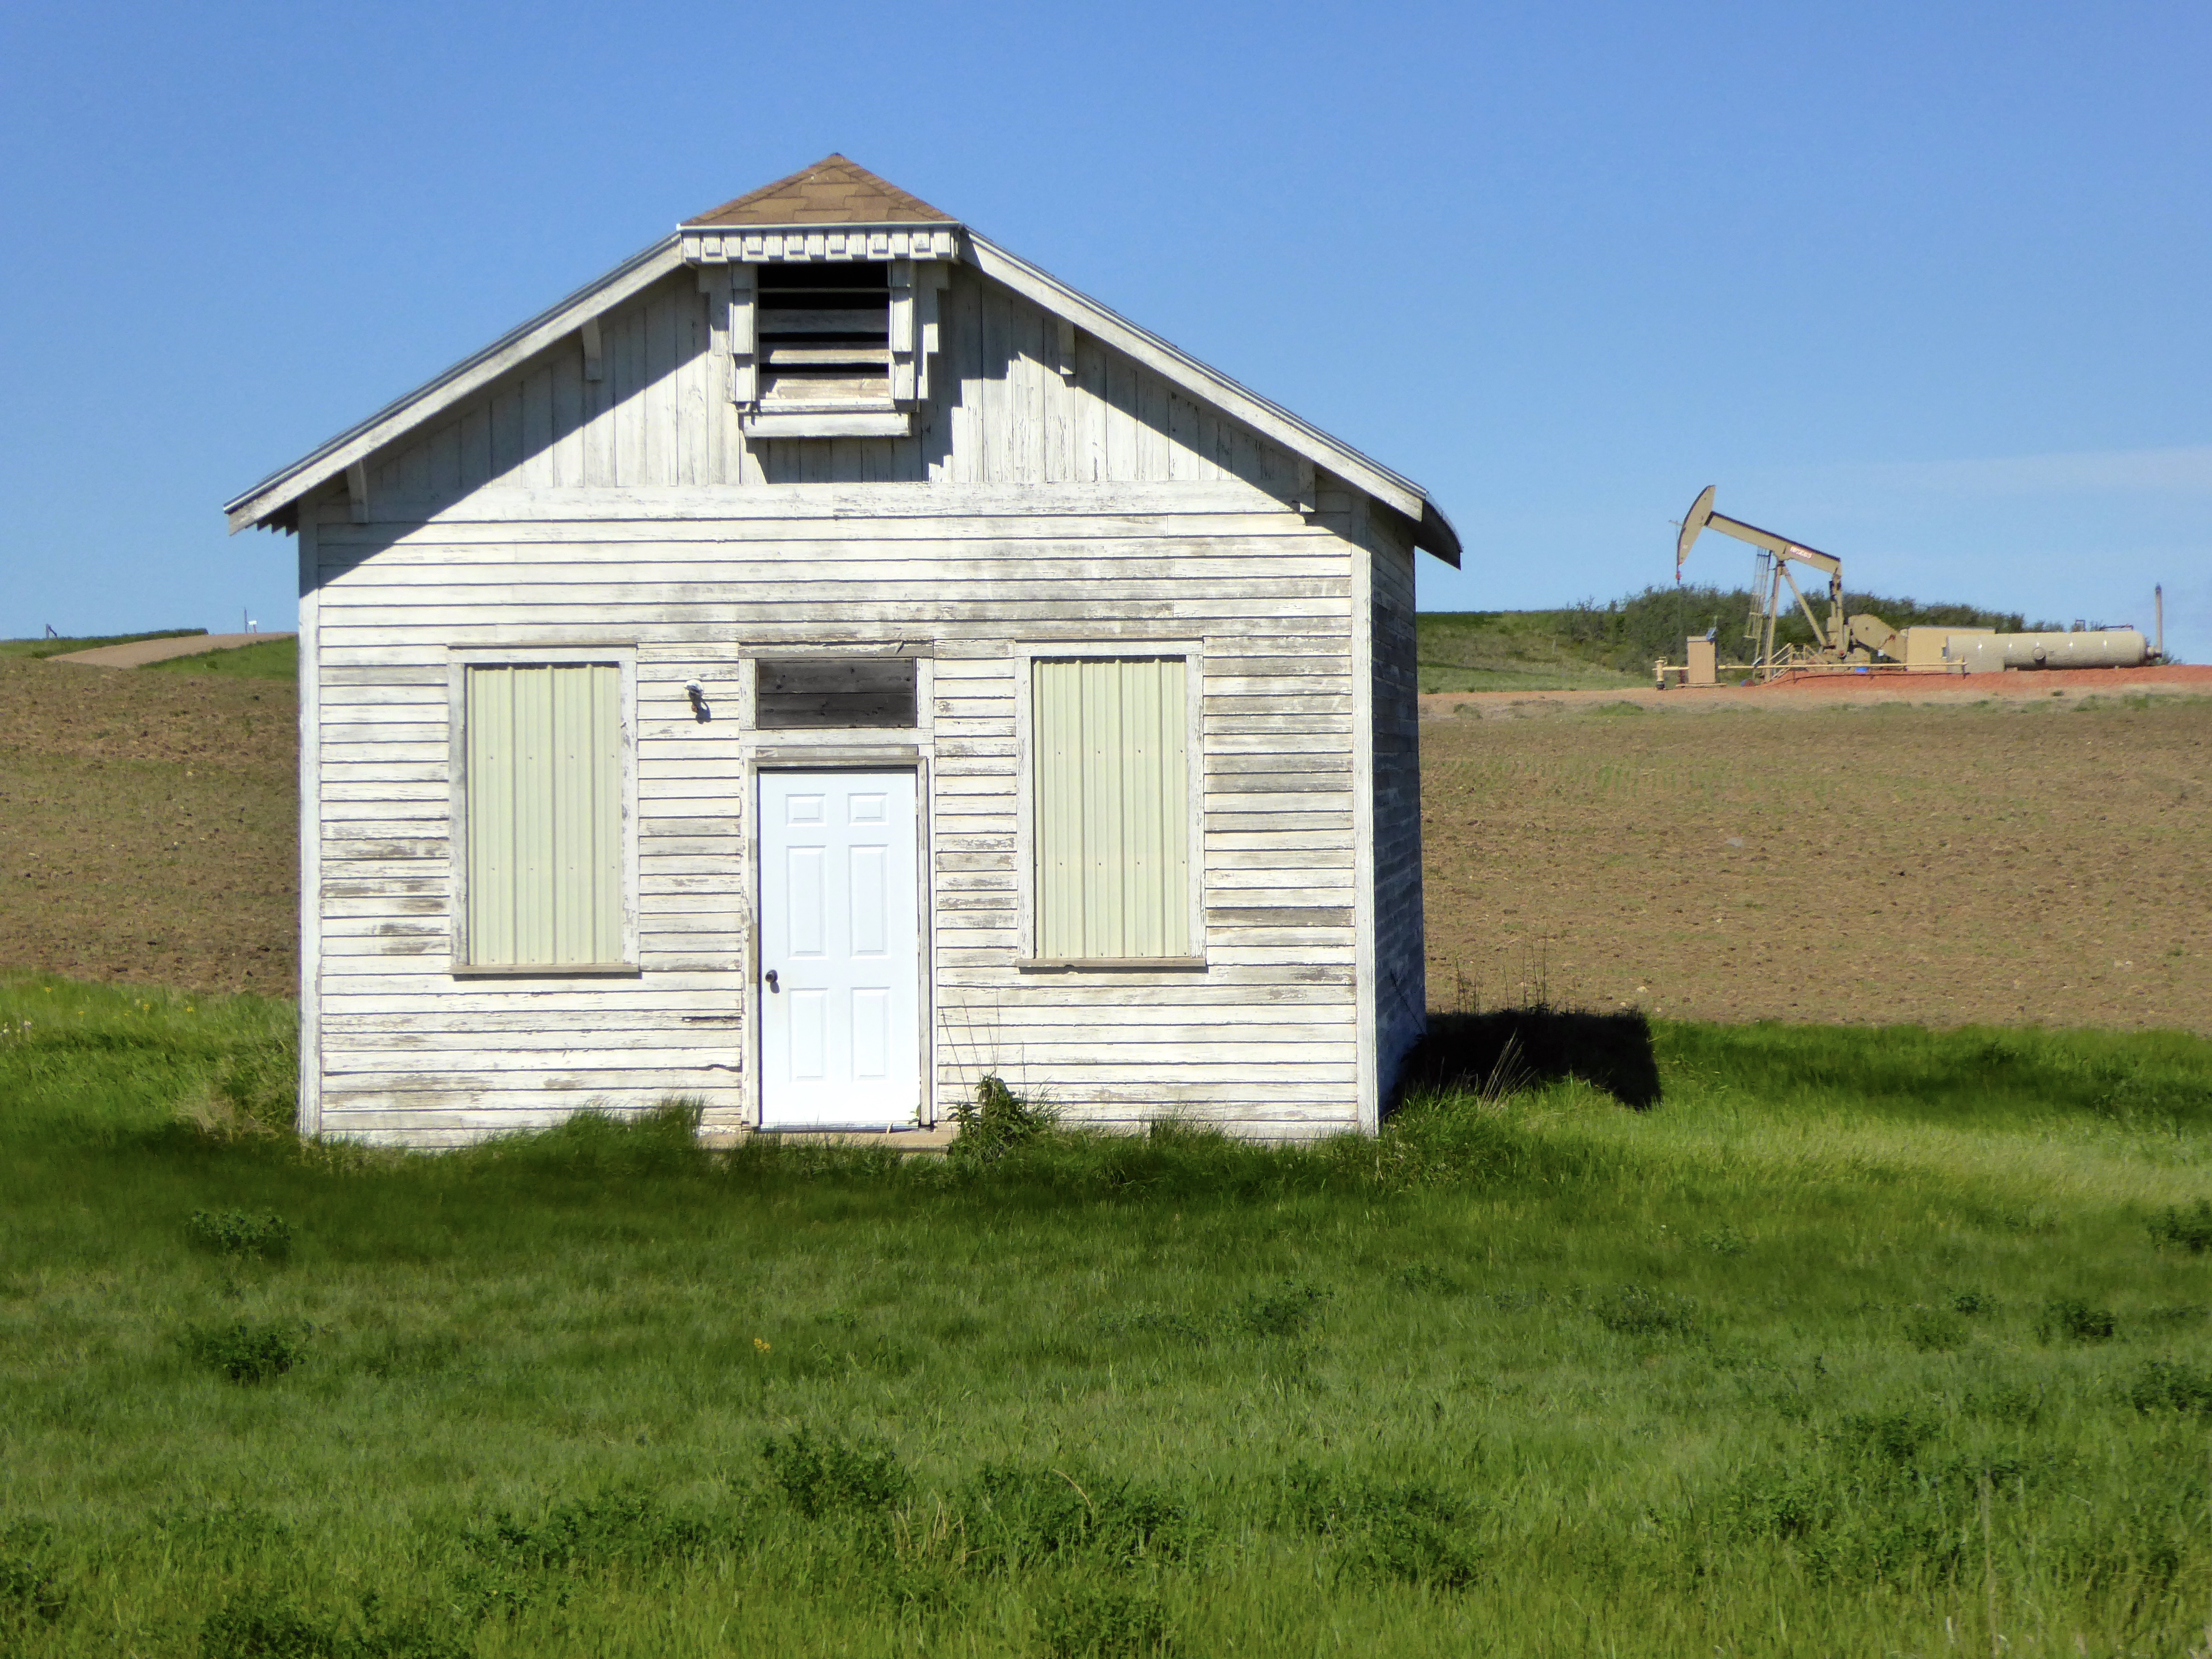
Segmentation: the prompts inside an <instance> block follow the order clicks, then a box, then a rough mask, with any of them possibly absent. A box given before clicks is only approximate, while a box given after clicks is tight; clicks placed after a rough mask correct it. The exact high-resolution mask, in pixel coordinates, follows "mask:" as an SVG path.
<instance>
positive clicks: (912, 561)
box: [319, 491, 1356, 1139]
mask: <svg viewBox="0 0 2212 1659" xmlns="http://www.w3.org/2000/svg"><path fill="white" fill-rule="evenodd" d="M948 494H950V495H955V496H957V495H958V494H959V492H958V491H951V492H948ZM1227 504H1228V505H1231V506H1233V507H1236V508H1237V511H1234V512H1215V513H1188V514H1182V515H1176V514H1172V513H1164V514H1155V515H1152V517H1151V518H1150V520H1149V521H1148V523H1147V525H1146V529H1147V530H1148V532H1149V533H1146V534H1142V535H1138V534H1133V533H1130V532H1131V529H1132V526H1129V525H1128V524H1127V523H1123V522H1121V521H1120V520H1115V522H1114V524H1113V526H1112V527H1113V528H1115V530H1116V531H1117V532H1120V533H1117V534H1115V535H1114V536H1112V537H1109V538H1094V537H1091V536H1088V535H1086V534H1085V533H1084V532H1085V528H1086V527H1087V525H1086V520H1085V517H1084V515H1080V514H1062V515H1058V516H1055V517H1054V518H1051V519H1039V520H1033V521H1030V522H1029V523H1027V524H1023V523H1018V522H1014V523H1009V522H1007V521H1006V520H1003V519H1002V518H1000V517H997V516H993V517H991V518H988V519H987V520H984V521H983V523H982V528H983V529H984V531H985V533H983V534H981V535H978V534H975V533H974V532H975V528H976V526H975V523H974V522H972V521H970V520H968V519H965V518H963V517H962V516H958V515H951V514H948V515H947V516H945V517H944V518H942V519H939V520H925V521H921V522H918V523H911V524H908V525H906V526H904V533H902V535H901V536H900V537H898V538H896V540H895V541H893V542H890V543H888V544H886V543H870V542H867V541H865V540H863V539H861V538H856V537H855V536H854V534H853V529H852V526H850V525H849V524H848V525H846V526H842V529H841V531H840V533H839V535H838V536H837V537H836V538H824V537H822V536H819V535H818V534H816V533H814V532H817V530H818V529H819V528H820V527H821V526H816V525H812V524H811V523H807V522H804V521H796V520H775V519H773V518H766V517H759V516H755V517H750V518H747V519H745V520H725V521H723V522H722V523H720V525H719V526H714V530H715V534H714V536H713V537H712V538H699V539H698V543H697V544H696V545H692V544H690V543H684V544H671V543H670V542H666V541H659V542H656V541H653V540H651V539H649V538H644V539H641V538H638V537H637V536H636V535H635V532H636V530H637V529H638V528H639V526H635V525H632V524H629V523H626V522H625V523H619V524H615V525H605V524H599V523H594V522H578V521H574V520H559V521H550V522H538V521H532V520H509V521H507V522H501V523H496V524H485V523H481V522H456V523H453V524H436V525H426V526H414V527H410V528H408V529H405V530H404V531H403V532H400V533H399V535H398V539H396V540H394V539H393V536H392V532H391V531H389V530H387V529H386V528H385V527H384V526H377V525H368V526H355V525H352V524H350V523H346V522H339V521H337V519H338V516H339V515H338V514H337V513H330V514H326V515H325V522H324V523H323V525H322V526H321V527H320V531H319V534H320V540H321V546H322V549H323V557H324V569H323V575H324V586H323V589H322V595H321V601H320V603H321V613H320V614H321V633H322V640H323V651H322V656H321V671H320V679H319V684H320V685H321V688H322V703H321V713H320V719H321V722H322V725H321V733H322V739H323V745H324V747H323V753H324V757H325V770H324V782H325V787H324V803H325V804H324V807H323V823H322V836H323V854H324V861H323V866H322V867H323V881H322V894H321V906H322V908H321V917H322V923H321V926H322V933H323V939H324V981H323V982H324V1007H325V1011H326V1014H325V1024H324V1034H323V1045H322V1049H323V1055H324V1070H325V1079H324V1095H323V1099H324V1112H325V1117H324V1124H325V1129H326V1131H327V1132H330V1133H341V1134H346V1133H352V1134H362V1135H367V1136H370V1137H378V1136H391V1135H395V1134H398V1133H400V1132H401V1129H402V1128H403V1127H405V1126H413V1125H419V1126H420V1127H422V1129H423V1131H424V1133H425V1136H426V1137H427V1138H429V1139H436V1138H438V1137H441V1136H457V1137H464V1138H465V1136H466V1135H467V1134H469V1133H482V1132H483V1130H484V1129H486V1128H487V1127H494V1126H496V1125H512V1126H513V1127H525V1126H527V1125H530V1124H535V1123H538V1122H541V1121H550V1119H551V1118H555V1117H557V1116H558V1115H560V1114H561V1113H562V1112H563V1111H565V1110H568V1109H574V1107H576V1106H579V1105H582V1104H585V1103H588V1102H593V1101H597V1102H601V1103H605V1104H606V1105H608V1106H610V1107H613V1108H617V1109H637V1108H640V1107H642V1106H646V1105H649V1104H651V1103H653V1101H655V1100H657V1099H659V1098H660V1097H663V1096H665V1095H669V1094H686V1095H691V1096H696V1097H700V1098H702V1099H703V1100H704V1101H706V1103H708V1108H709V1110H710V1113H711V1115H713V1116H714V1117H715V1118H719V1119H721V1120H723V1121H735V1117H736V1114H737V1113H738V1105H739V1101H740V1098H741V1090H740V1082H741V1079H742V1076H743V1068H744V1066H747V1065H748V1064H749V1063H750V1061H749V1060H748V1054H749V1035H748V1033H747V1032H746V1031H745V1030H744V1029H743V1027H742V1026H741V1025H740V1024H739V1023H738V1020H737V1018H735V1016H736V1013H737V1011H738V1008H739V1007H740V1006H741V1003H742V994H743V990H744V981H745V976H746V975H747V973H748V971H749V969H748V957H747V951H748V947H749V940H748V937H747V933H746V929H747V927H748V925H749V924H748V917H749V915H750V903H749V899H748V895H749V893H750V880H751V878H750V872H749V871H748V869H747V868H746V867H745V863H744V858H745V841H744V833H743V832H744V801H743V799H742V794H743V789H744V783H743V779H744V769H743V765H742V763H741V760H740V757H739V753H738V736H737V724H736V720H735V714H736V708H737V702H738V696H737V693H738V685H737V674H738V664H739V659H740V657H741V656H742V655H743V654H744V653H745V652H746V651H747V650H749V649H750V648H751V647H758V646H762V645H771V644H779V643H780V644H787V645H788V644H797V643H800V642H806V643H812V644H818V645H824V646H832V647H834V644H835V643H836V641H850V642H854V643H861V642H873V643H880V642H883V641H887V640H891V639H904V640H914V639H917V638H920V639H924V640H930V641H933V644H934V648H935V650H936V653H937V654H936V657H935V660H934V663H933V676H934V690H933V707H932V711H931V713H932V726H931V729H930V731H929V732H928V733H927V737H928V739H929V741H930V743H931V744H932V747H933V761H932V777H933V784H934V788H933V799H932V803H931V805H932V817H933V842H932V846H931V858H932V863H933V894H934V896H933V910H934V929H935V939H934V945H935V955H936V960H937V963H938V974H937V987H938V988H937V991H936V1005H937V1008H936V1016H935V1019H936V1027H937V1030H936V1036H937V1045H936V1046H937V1050H938V1056H939V1064H938V1067H937V1077H936V1083H937V1088H938V1097H939V1109H940V1110H944V1109H949V1107H950V1106H951V1103H953V1102H954V1101H955V1100H956V1099H957V1098H959V1097H962V1096H963V1095H965V1094H966V1093H967V1092H969V1091H972V1089H973V1088H974V1086H975V1079H976V1078H977V1077H978V1076H979V1075H980V1074H981V1072H983V1071H987V1070H989V1071H996V1072H998V1073H1000V1074H1002V1075H1004V1076H1005V1077H1006V1079H1008V1081H1010V1082H1011V1083H1012V1084H1014V1085H1015V1086H1016V1087H1018V1088H1021V1089H1024V1090H1027V1091H1032V1092H1035V1093H1037V1094H1039V1095H1041V1096H1043V1097H1048V1098H1050V1099H1052V1100H1054V1102H1056V1103H1059V1104H1060V1105H1061V1106H1062V1107H1063V1109H1066V1110H1067V1111H1068V1113H1069V1114H1070V1115H1071V1116H1073V1117H1076V1118H1079V1119H1086V1120H1094V1121H1102V1122H1112V1123H1123V1124H1127V1123H1132V1122H1136V1121H1143V1120H1145V1119H1146V1118H1148V1117H1151V1116H1154V1115H1159V1114H1161V1113H1177V1114H1186V1115H1200V1116H1205V1117H1207V1118H1209V1119H1218V1120H1219V1121H1223V1122H1224V1123H1225V1124H1227V1125H1229V1126H1231V1127H1234V1128H1236V1129H1237V1130H1239V1131H1240V1132H1245V1133H1255V1134H1270V1135H1302V1134H1311V1133H1322V1132H1326V1131H1328V1130H1330V1129H1334V1128H1340V1127H1346V1126H1348V1125H1349V1124H1350V1123H1352V1121H1354V1118H1355V1113H1354V1108H1353V1098H1352V1097H1353V1092H1354V1082H1355V1079H1354V1066H1355V1063H1356V1044H1355V1042H1354V1034H1353V1030H1352V986H1351V978H1352V926H1351V916H1352V902H1353V899H1352V893H1353V885H1354V884H1353V881H1352V839H1351V836H1350V834H1349V833H1348V832H1349V827H1350V824H1351V822H1352V798H1351V793H1350V790H1351V787H1352V732H1351V727H1350V715H1349V714H1348V713H1347V712H1346V710H1348V708H1349V706H1350V696H1349V678H1348V677H1349V673H1350V668H1351V661H1352V659H1351V654H1350V652H1351V645H1350V630H1349V626H1348V620H1347V617H1348V613H1347V611H1346V603H1347V599H1346V595H1348V592H1349V590H1350V566H1349V559H1350V557H1351V550H1350V549H1349V548H1348V547H1347V545H1346V544H1345V543H1344V542H1343V540H1342V539H1341V538H1339V537H1337V536H1335V535H1334V534H1332V533H1330V532H1327V531H1323V530H1319V529H1316V528H1315V527H1313V526H1310V525H1309V524H1307V523H1305V522H1304V521H1303V520H1300V519H1299V518H1298V517H1297V515H1296V514H1293V513H1287V512H1281V511H1274V512H1269V511H1266V510H1264V508H1265V505H1266V504H1265V503H1264V502H1260V503H1255V502H1253V501H1250V500H1249V499H1242V498H1240V499H1237V500H1235V501H1230V502H1229V503H1227ZM1255 506H1256V507H1259V508H1260V509H1261V510H1253V509H1254V508H1255ZM1224 526H1225V527H1226V531H1227V533H1221V532H1222V530H1223V527H1224ZM699 527H700V526H690V528H694V529H696V528H699ZM610 532H612V533H610ZM1043 548H1050V549H1051V550H1052V553H1051V555H1050V556H1048V557H1047V556H1041V553H1040V550H1041V549H1043ZM641 554H642V556H643V560H642V562H647V563H649V564H651V565H653V566H659V567H668V566H676V565H681V566H683V567H684V569H683V576H684V580H683V583H682V586H683V591H684V598H683V599H682V600H681V601H680V602H678V600H676V599H673V598H672V596H671V594H670V593H669V592H662V591H652V592H648V591H647V590H646V589H645V587H644V586H642V585H641V584H638V583H635V582H633V581H632V580H629V577H630V575H631V574H633V573H634V572H635V570H636V569H637V568H638V567H639V564H640V562H641ZM1132 565H1136V566H1139V567H1141V568H1144V569H1146V571H1147V572H1149V573H1154V574H1152V575H1151V577H1150V580H1151V581H1152V583H1153V584H1154V586H1156V587H1157V589H1158V593H1159V597H1160V599H1162V600H1163V602H1164V606H1165V608H1166V611H1167V613H1168V614H1167V617H1166V619H1165V620H1164V621H1163V620H1161V619H1158V618H1155V617H1151V616H1143V617H1131V616H1129V614H1128V612H1129V611H1130V610H1131V609H1132V608H1133V606H1132V604H1131V602H1130V601H1128V600H1127V599H1125V598H1124V597H1123V595H1124V594H1125V593H1126V592H1127V586H1128V584H1127V580H1125V576H1124V572H1125V571H1126V570H1127V569H1128V568H1130V567H1131V566H1132ZM518 568H526V569H527V570H528V571H530V572H531V574H532V582H531V584H530V586H529V591H528V592H527V593H526V595H524V596H521V597H518V593H517V591H516V589H515V588H514V586H512V585H511V584H510V583H509V582H507V580H505V579H506V577H507V575H508V574H511V573H512V572H513V571H515V570H516V569H518ZM1179 569H1187V570H1188V571H1189V572H1190V573H1191V574H1189V575H1188V577H1186V578H1183V579H1182V580H1177V578H1176V574H1175V573H1176V571H1178V570H1179ZM1001 571H1005V572H1006V573H1008V574H1006V577H1005V578H1004V579H1003V580H1002V579H1001V577H1000V574H999V573H1000V572H1001ZM794 574H803V575H804V576H805V580H798V581H794V580H792V578H793V575H794ZM819 591H826V592H834V593H840V594H842V593H845V592H854V591H865V592H877V593H884V592H891V591H895V592H897V593H898V594H899V595H900V596H901V600H900V603H899V604H897V605H894V606H890V607H887V608H888V609H890V610H892V611H896V613H898V615H899V616H900V617H907V616H910V615H911V614H912V613H913V612H914V611H915V610H916V609H925V610H927V611H928V612H930V613H931V614H932V615H934V616H938V617H943V618H945V621H943V622H941V623H938V624H936V625H934V626H932V627H930V628H927V629H916V628H915V627H914V626H912V625H910V624H908V623H904V622H903V621H901V622H892V623H886V622H884V621H879V620H876V619H873V618H872V617H859V618H856V617H854V615H853V607H851V606H849V605H842V604H840V603H837V602H836V601H834V600H833V601H831V602H829V603H827V604H823V603H818V602H817V601H816V600H815V599H813V598H812V597H811V595H812V594H813V593H814V592H819ZM1009 593H1019V594H1021V595H1022V596H1023V597H1022V598H1021V599H1018V600H1017V599H1007V598H1006V597H1005V596H1006V595H1007V594H1009ZM694 608H696V610H697V611H700V612H702V613H705V614H707V615H708V616H712V617H722V618H725V619H733V618H734V619H742V620H734V621H733V620H724V621H722V622H721V623H719V624H711V623H710V624H702V629H701V631H702V632H703V633H711V634H712V635H714V639H712V640H711V641H707V640H701V641H694V642H692V643H689V644H686V643H682V642H662V643H653V641H656V640H665V635H667V634H668V633H669V632H670V631H671V626H672V625H671V621H670V617H671V612H674V613H676V614H681V615H685V616H689V615H690V614H691V613H692V611H693V610H694ZM1200 608H1203V609H1205V610H1207V611H1211V612H1212V614H1211V615H1209V616H1206V617H1203V618H1199V619H1194V618H1192V617H1190V615H1189V612H1190V611H1194V610H1198V609H1200ZM572 615H575V616H583V617H589V618H590V621H589V623H580V624H578V625H577V628H576V629H575V630H574V632H572V633H571V634H570V635H568V637H571V638H574V639H577V640H579V641H583V642H589V641H592V640H596V641H600V642H603V643H612V642H617V641H629V640H635V641H641V642H642V643H641V646H640V649H639V653H638V655H639V662H638V672H637V685H638V693H637V696H638V703H637V709H636V730H637V741H638V754H637V767H636V772H637V790H638V801H637V825H638V836H637V847H638V870H639V876H638V901H639V906H638V908H639V919H640V929H641V939H640V943H641V965H642V967H643V969H644V970H645V971H644V973H643V974H642V975H641V977H640V978H637V979H635V980H596V981H534V980H533V981H468V980H459V981H457V980H454V979H453V978H452V976H451V975H450V974H449V973H448V971H447V969H448V964H449V962H450V945H451V902H452V894H453V861H452V860H453V853H454V849H453V848H451V847H450V846H449V845H448V844H447V837H448V835H449V829H450V826H449V822H448V820H449V816H450V799H451V789H450V782H449V775H448V772H447V764H448V762H447V754H448V750H447V738H448V735H449V734H448V732H447V678H446V676H447V669H446V660H447V658H446V653H447V647H448V646H459V647H470V646H499V645H516V644H526V643H532V642H537V641H542V640H543V639H544V636H545V634H546V630H547V624H546V623H544V621H543V619H544V618H545V617H550V616H556V617H564V618H565V617H569V616H572ZM1193 633H1198V634H1203V635H1206V637H1207V639H1208V641H1209V645H1208V655H1207V658H1206V664H1205V678H1204V682H1203V684H1202V685H1201V687H1200V690H1201V694H1202V701H1203V702H1204V706H1205V708H1206V714H1205V715H1204V717H1203V731H1204V734H1205V742H1204V753H1203V759H1202V777H1203V780H1204V793H1203V797H1202V800H1201V802H1200V805H1201V810H1202V811H1203V813H1204V819H1203V822H1204V825H1205V829H1204V833H1203V838H1202V847H1203V851H1204V880H1205V883H1206V886H1205V892H1204V897H1205V902H1204V905H1203V917H1204V927H1205V945H1206V951H1207V953H1208V955H1209V957H1210V958H1211V961H1212V966H1211V967H1210V969H1208V971H1206V972H1205V973H1203V974H1188V973H1184V974H1158V975H1155V974H1146V975H1102V976H1085V977H1084V978H1082V979H1079V980H1078V979H1073V978H1071V977H1069V976H1067V975H1038V974H1027V973H1021V972H1018V971H1017V970H1016V969H1015V966H1014V958H1015V955H1016V951H1017V949H1018V922H1019V917H1018V913H1017V905H1018V897H1017V895H1018V871H1017V866H1016V860H1017V858H1018V856H1019V854H1018V849H1017V848H1016V845H1015V836H1016V830H1015V798H1014V794H1013V791H1014V789H1015V787H1016V783H1017V779H1016V766H1017V760H1016V755H1015V733H1014V725H1015V722H1014V702H1013V698H1014V691H1015V684H1016V681H1015V672H1016V669H1015V663H1016V660H1017V659H1015V658H1013V657H1012V655H1011V654H1010V650H1011V647H1012V646H1013V645H1015V644H1016V643H1018V642H1024V641H1028V642H1035V641H1049V640H1051V639H1054V638H1073V639H1084V640H1093V639H1113V638H1116V637H1129V638H1133V639H1142V638H1146V637H1150V638H1154V639H1157V638H1161V637H1170V636H1176V637H1179V636H1185V635H1189V634H1193ZM692 678H696V679H698V680H700V681H701V682H702V685H704V686H705V687H706V688H707V695H708V701H709V703H710V706H711V707H712V708H714V720H711V721H709V722H707V723H704V724H702V722H700V721H699V720H696V718H695V716H694V713H693V711H692V708H691V706H690V702H689V700H688V698H687V697H686V696H685V695H684V689H683V688H684V682H685V681H686V680H689V679H692ZM441 1079H442V1082H441Z"/></svg>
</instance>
